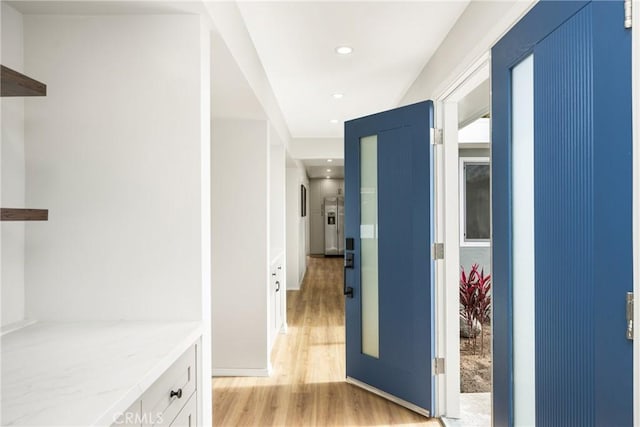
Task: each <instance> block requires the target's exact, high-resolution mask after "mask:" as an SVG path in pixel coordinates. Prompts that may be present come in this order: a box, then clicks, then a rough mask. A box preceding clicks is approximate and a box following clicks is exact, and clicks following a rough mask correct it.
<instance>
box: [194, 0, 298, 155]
mask: <svg viewBox="0 0 640 427" xmlns="http://www.w3.org/2000/svg"><path fill="white" fill-rule="evenodd" d="M205 6H206V9H207V11H208V13H209V15H210V17H211V19H212V20H213V22H214V24H215V27H216V29H217V30H218V33H219V34H220V36H221V37H222V39H223V40H224V41H225V43H226V45H227V46H228V48H229V51H230V52H231V53H232V55H233V57H234V58H235V60H236V62H237V64H238V66H239V67H240V69H241V70H242V72H243V74H244V76H245V78H246V80H247V82H248V83H249V85H250V86H251V87H252V88H253V91H254V93H255V96H256V97H257V98H258V100H259V101H260V103H261V104H262V107H263V108H264V111H265V113H266V114H267V117H268V118H269V120H270V121H271V123H272V124H273V126H274V127H275V129H276V131H277V132H278V134H279V135H280V138H281V139H282V142H283V144H284V146H285V147H288V146H289V141H290V139H291V134H290V132H289V128H288V126H287V123H286V121H285V118H284V115H283V113H282V110H281V109H280V106H279V104H278V101H277V99H276V96H275V94H274V92H273V89H272V87H271V83H270V82H269V79H268V77H267V74H266V72H265V70H264V67H263V66H262V62H261V61H260V58H259V56H258V53H257V51H256V49H255V46H254V45H253V41H252V40H251V36H250V34H249V31H248V30H247V27H246V25H245V22H244V19H243V17H242V14H241V13H240V9H239V8H238V5H237V4H236V2H233V1H229V2H206V3H205Z"/></svg>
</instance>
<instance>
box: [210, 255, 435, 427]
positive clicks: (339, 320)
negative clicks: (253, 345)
mask: <svg viewBox="0 0 640 427" xmlns="http://www.w3.org/2000/svg"><path fill="white" fill-rule="evenodd" d="M287 319H288V324H289V331H288V333H287V334H286V335H280V336H279V337H278V341H277V342H276V345H275V347H274V350H273V358H272V361H273V373H272V375H271V377H269V378H246V377H238V378H233V377H229V378H215V379H214V381H213V425H214V426H216V427H217V426H229V427H231V426H296V427H299V426H382V425H405V426H408V425H422V426H433V427H436V426H440V423H439V422H438V421H436V420H427V419H425V418H423V417H422V416H420V415H417V414H415V413H413V412H411V411H409V410H407V409H404V408H402V407H400V406H398V405H396V404H394V403H391V402H388V401H387V400H385V399H383V398H381V397H378V396H376V395H373V394H371V393H369V392H366V391H364V390H361V389H359V388H357V387H355V386H352V385H350V384H347V383H346V382H345V381H344V378H345V364H344V363H345V359H344V354H345V347H344V304H343V296H342V258H309V266H308V268H307V274H306V277H305V280H304V283H303V285H302V289H301V290H300V291H288V292H287Z"/></svg>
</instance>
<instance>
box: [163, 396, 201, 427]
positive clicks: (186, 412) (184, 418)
mask: <svg viewBox="0 0 640 427" xmlns="http://www.w3.org/2000/svg"><path fill="white" fill-rule="evenodd" d="M196 397H197V395H196V394H194V395H193V396H191V398H189V401H188V402H187V404H186V405H184V408H182V410H181V411H180V413H179V414H178V416H177V417H176V419H175V420H173V422H172V423H171V425H170V426H169V427H196V425H197V423H196V411H197V408H198V405H197V399H196Z"/></svg>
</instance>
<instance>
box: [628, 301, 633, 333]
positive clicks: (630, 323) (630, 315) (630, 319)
mask: <svg viewBox="0 0 640 427" xmlns="http://www.w3.org/2000/svg"><path fill="white" fill-rule="evenodd" d="M627 339H628V340H633V292H627Z"/></svg>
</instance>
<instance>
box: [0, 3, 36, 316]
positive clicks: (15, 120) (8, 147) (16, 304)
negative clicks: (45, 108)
mask: <svg viewBox="0 0 640 427" xmlns="http://www.w3.org/2000/svg"><path fill="white" fill-rule="evenodd" d="M0 7H1V12H0V13H1V15H2V17H1V22H2V24H1V26H0V28H1V30H2V34H1V42H2V47H1V50H0V52H1V57H0V63H2V65H5V66H7V67H9V68H11V69H14V70H16V71H20V72H23V71H24V67H23V55H22V50H23V36H22V26H23V22H22V15H21V14H20V13H18V12H17V11H16V10H15V9H13V8H12V7H11V6H9V5H8V4H7V3H6V2H2V3H1V5H0ZM38 100H39V98H37V99H34V100H29V101H28V102H34V101H35V102H37V101H38ZM0 103H1V106H0V109H1V111H2V112H1V116H2V122H1V123H2V139H1V141H2V144H1V154H0V159H1V161H2V166H1V173H2V176H1V178H0V182H1V184H2V185H1V187H2V188H1V191H0V195H1V196H0V200H1V204H2V207H6V208H12V207H13V208H22V207H25V175H24V173H25V172H24V171H25V153H24V100H23V98H13V97H11V98H2V99H1V101H0ZM28 225H29V226H32V224H28ZM36 227H37V225H36ZM24 233H25V223H23V222H20V221H16V222H13V221H11V222H2V223H1V225H0V242H1V244H2V250H1V252H2V260H1V262H0V267H1V268H0V270H2V274H1V278H0V285H1V286H0V288H2V296H1V298H0V299H1V300H2V309H1V310H2V326H5V325H7V324H10V323H14V322H18V321H21V320H23V319H24V314H25V312H24V310H25V309H24V307H25V305H24V304H25V301H24V292H25V291H24V256H25V243H24Z"/></svg>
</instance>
